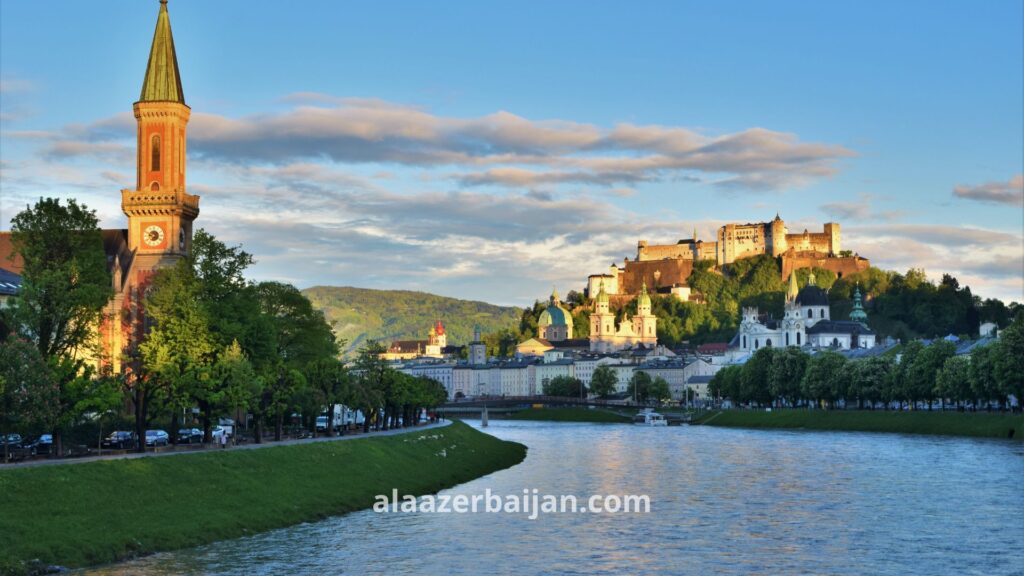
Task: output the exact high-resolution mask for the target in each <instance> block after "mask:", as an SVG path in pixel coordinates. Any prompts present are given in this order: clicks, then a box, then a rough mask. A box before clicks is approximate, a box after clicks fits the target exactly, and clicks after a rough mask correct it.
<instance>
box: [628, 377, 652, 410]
mask: <svg viewBox="0 0 1024 576" xmlns="http://www.w3.org/2000/svg"><path fill="white" fill-rule="evenodd" d="M653 382H654V380H652V379H651V375H650V374H648V373H647V372H634V373H633V377H632V378H630V379H629V385H628V386H627V387H626V392H627V393H628V394H629V397H630V398H632V399H633V400H634V401H635V402H640V403H646V402H647V399H648V398H649V397H650V394H651V384H652V383H653Z"/></svg>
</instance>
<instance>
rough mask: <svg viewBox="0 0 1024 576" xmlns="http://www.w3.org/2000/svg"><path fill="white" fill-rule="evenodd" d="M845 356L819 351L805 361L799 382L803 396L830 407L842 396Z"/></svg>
mask: <svg viewBox="0 0 1024 576" xmlns="http://www.w3.org/2000/svg"><path fill="white" fill-rule="evenodd" d="M844 364H846V357H845V356H843V355H842V354H839V353H838V352H832V351H827V352H819V353H818V354H815V355H814V356H811V358H810V360H809V361H808V362H807V371H806V372H805V373H804V379H803V381H802V382H801V389H802V390H803V394H804V397H805V398H810V399H813V400H816V401H818V402H819V403H822V404H824V405H825V406H826V407H831V406H832V405H833V403H834V402H835V401H836V400H837V399H838V398H840V397H842V387H843V384H842V383H841V381H842V371H843V365H844Z"/></svg>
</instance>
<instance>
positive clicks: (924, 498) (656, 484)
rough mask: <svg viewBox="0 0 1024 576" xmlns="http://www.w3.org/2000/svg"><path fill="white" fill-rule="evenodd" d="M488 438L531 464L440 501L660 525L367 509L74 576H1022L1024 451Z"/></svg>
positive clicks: (849, 437) (501, 430) (835, 440)
mask: <svg viewBox="0 0 1024 576" xmlns="http://www.w3.org/2000/svg"><path fill="white" fill-rule="evenodd" d="M486 430H487V432H488V433H490V434H493V435H495V436H498V437H500V438H504V439H508V440H514V441H517V442H521V443H523V444H526V445H527V446H529V455H528V456H527V458H526V460H525V461H524V462H523V463H522V464H520V465H518V466H515V467H513V468H510V469H508V470H503V471H500V472H497V473H495V474H492V475H490V476H486V477H484V478H479V479H477V480H475V481H472V482H469V483H466V484H463V485H460V486H457V487H455V488H453V489H451V490H448V491H445V492H444V493H445V494H466V495H467V496H471V495H474V494H483V493H484V491H485V489H487V488H490V489H491V491H492V493H494V494H500V495H506V494H507V495H517V494H522V492H523V490H524V489H531V490H532V489H534V488H536V489H537V490H539V492H540V493H541V494H573V495H576V496H579V497H580V500H581V502H584V501H585V499H586V497H589V496H590V495H591V494H602V495H623V494H646V495H649V496H650V500H651V510H650V512H649V513H647V514H643V513H634V514H582V513H577V514H568V513H566V514H546V515H541V516H539V517H538V518H537V519H535V520H530V519H529V518H528V517H527V516H528V515H527V514H522V513H521V514H511V513H501V514H491V513H483V512H480V513H477V514H439V513H433V514H431V513H406V514H403V513H392V514H379V513H375V512H373V511H364V512H358V513H354V514H349V515H347V516H342V517H337V518H332V519H328V520H324V521H321V522H316V523H312V524H302V525H299V526H294V527H291V528H285V529H281V530H276V531H273V532H268V533H265V534H261V535H258V536H252V537H247V538H241V539H236V540H229V541H224V542H218V543H215V544H211V545H207V546H201V547H198V548H192V549H188V550H181V551H177V552H171V553H164V554H157V555H153V556H149V557H146V558H143V559H140V560H136V561H132V562H127V563H122V564H118V565H114V566H107V567H102V568H98V569H93V570H88V571H84V572H82V574H89V575H93V576H98V575H122V574H132V575H144V576H145V575H148V576H156V575H171V574H174V575H179V574H204V575H205V574H211V575H214V574H215V575H235V574H247V575H248V574H254V575H277V574H384V573H386V574H418V575H421V574H445V575H455V574H516V575H531V574H627V573H628V574H655V573H661V574H875V575H883V574H894V575H902V574H928V575H935V574H954V575H961V574H978V575H984V576H992V575H1001V574H1024V445H1022V444H1021V443H1019V442H1011V441H1000V440H973V439H961V438H941V437H929V436H905V435H894V434H870V433H843V432H806V431H770V430H769V431H765V430H740V429H725V428H712V427H703V426H695V427H688V426H682V427H671V428H646V427H641V426H628V425H595V424H569V423H540V422H510V421H500V420H492V421H491V425H490V427H488V428H487V429H486ZM207 529H215V527H207Z"/></svg>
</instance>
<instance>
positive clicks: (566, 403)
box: [438, 396, 655, 414]
mask: <svg viewBox="0 0 1024 576" xmlns="http://www.w3.org/2000/svg"><path fill="white" fill-rule="evenodd" d="M534 406H543V407H544V408H565V407H571V406H576V407H586V408H591V407H598V408H616V409H621V408H629V409H634V410H639V409H641V408H648V407H654V406H655V405H654V404H644V403H633V402H632V401H623V400H601V399H598V398H577V397H573V396H492V397H478V398H467V399H465V400H457V401H454V402H449V403H447V404H444V405H442V406H440V407H439V408H438V410H441V411H443V412H445V413H447V414H479V413H481V412H483V410H484V408H487V412H488V413H491V414H508V413H511V412H518V411H520V410H525V409H527V408H532V407H534Z"/></svg>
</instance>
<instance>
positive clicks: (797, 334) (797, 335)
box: [796, 332, 800, 346]
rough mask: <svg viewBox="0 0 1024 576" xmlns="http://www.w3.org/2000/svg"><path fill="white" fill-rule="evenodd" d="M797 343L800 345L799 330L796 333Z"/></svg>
mask: <svg viewBox="0 0 1024 576" xmlns="http://www.w3.org/2000/svg"><path fill="white" fill-rule="evenodd" d="M796 345H797V346H799V345H800V333H799V332H797V333H796Z"/></svg>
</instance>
